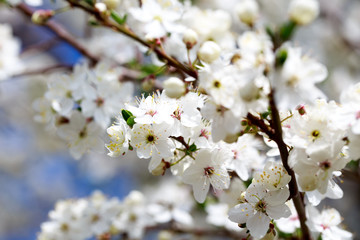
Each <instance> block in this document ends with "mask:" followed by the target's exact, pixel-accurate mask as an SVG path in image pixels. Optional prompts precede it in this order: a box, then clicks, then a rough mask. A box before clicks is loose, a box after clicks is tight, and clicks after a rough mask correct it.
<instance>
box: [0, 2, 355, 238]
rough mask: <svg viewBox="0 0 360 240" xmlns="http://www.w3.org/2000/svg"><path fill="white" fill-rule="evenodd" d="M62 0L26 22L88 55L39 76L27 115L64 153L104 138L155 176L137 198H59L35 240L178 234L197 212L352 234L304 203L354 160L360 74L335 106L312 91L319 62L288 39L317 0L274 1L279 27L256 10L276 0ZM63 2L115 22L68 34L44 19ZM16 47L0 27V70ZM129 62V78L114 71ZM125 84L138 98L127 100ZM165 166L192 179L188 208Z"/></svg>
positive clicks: (244, 223)
mask: <svg viewBox="0 0 360 240" xmlns="http://www.w3.org/2000/svg"><path fill="white" fill-rule="evenodd" d="M65 1H66V2H67V3H68V4H69V6H68V7H65V8H63V9H59V10H48V11H49V12H48V13H51V16H47V17H46V19H43V18H41V17H44V16H41V15H39V14H40V13H41V11H42V10H40V13H39V11H38V12H37V14H36V12H35V13H34V14H33V21H34V22H36V23H41V24H45V25H46V24H48V27H49V28H50V29H52V30H53V31H54V32H55V33H56V32H57V31H59V30H58V29H60V30H62V31H60V39H63V40H64V39H65V40H66V39H68V40H67V41H68V42H70V43H72V45H73V47H75V48H77V49H78V50H80V52H81V53H82V54H84V56H86V57H88V58H89V60H90V61H89V64H88V63H87V62H83V63H82V64H77V65H75V66H74V68H73V70H72V72H71V73H62V74H54V75H50V76H49V77H48V88H47V90H46V92H45V93H44V95H43V97H42V98H39V99H36V100H35V101H34V102H33V108H34V110H35V111H36V115H35V117H34V119H35V121H37V122H40V123H43V124H46V126H47V129H49V130H50V131H53V132H54V133H56V134H57V136H58V137H60V138H61V139H62V140H64V141H65V142H66V143H67V146H68V148H69V151H70V154H71V155H72V156H73V158H75V159H80V158H81V157H82V156H83V155H84V154H85V153H87V152H89V151H91V150H95V151H101V150H104V145H105V147H106V149H107V151H108V152H107V155H108V156H110V157H113V158H120V159H121V160H122V161H125V160H126V159H127V158H128V157H129V155H130V154H131V153H130V152H133V153H134V154H133V155H136V156H137V157H138V158H139V159H141V160H140V161H143V162H146V164H147V168H148V170H149V172H150V173H151V174H152V175H156V176H162V177H159V178H161V179H165V180H163V182H164V183H163V184H160V187H158V189H154V188H153V189H147V190H146V191H148V194H147V195H148V196H147V197H145V195H144V194H142V193H140V192H137V191H133V192H131V193H130V194H129V195H128V196H127V197H126V198H125V200H124V201H120V200H117V199H108V198H106V197H105V196H104V195H103V194H101V193H99V192H96V193H94V194H93V195H92V196H91V197H88V198H81V199H77V200H67V201H60V202H58V204H57V205H56V207H55V210H53V211H51V212H50V214H49V217H50V220H49V221H48V222H45V223H44V224H43V225H42V226H41V233H40V234H39V236H38V239H39V240H57V239H70V240H73V239H74V240H77V239H79V240H82V239H88V238H91V237H96V238H98V239H111V238H112V237H113V236H118V235H122V236H123V237H124V238H126V237H128V238H130V239H140V238H143V237H144V236H145V233H146V231H148V230H149V229H155V230H159V229H163V228H170V229H172V230H174V231H173V232H174V233H183V232H186V231H185V230H186V229H187V227H189V226H191V225H192V224H193V223H194V222H195V221H194V219H195V218H194V217H193V215H194V214H195V215H196V214H198V213H199V212H201V214H204V213H205V212H206V214H207V215H206V221H207V222H208V223H210V224H212V225H214V226H216V227H222V230H224V231H225V233H226V234H229V235H231V234H232V233H234V236H235V238H240V236H241V237H243V236H245V237H247V238H249V237H250V236H251V237H253V238H255V239H269V238H270V239H273V238H275V237H278V236H277V232H283V233H289V234H292V236H291V237H295V235H298V234H297V232H299V231H298V229H299V228H301V234H302V235H301V237H303V238H304V239H310V238H311V237H315V238H318V237H321V238H322V239H339V238H341V239H351V238H352V234H351V233H350V232H347V231H345V230H342V229H340V228H339V227H338V225H339V224H340V222H341V220H340V219H341V218H340V215H339V214H338V212H337V211H336V210H334V209H327V210H323V211H322V212H321V213H319V211H318V210H316V209H315V206H317V205H319V203H320V202H321V201H322V200H323V199H325V198H331V199H339V198H341V197H342V196H343V191H342V189H341V188H340V186H339V185H337V183H336V178H337V177H339V176H341V174H342V172H341V171H342V170H343V169H344V168H346V166H347V164H349V163H350V162H351V161H352V160H357V159H359V158H360V150H359V143H360V84H359V83H358V84H356V85H353V86H351V87H350V88H348V89H345V90H344V91H343V92H342V94H341V96H340V101H339V103H337V102H335V101H332V100H330V101H328V100H327V96H326V95H325V93H324V92H323V91H322V90H321V89H320V87H319V85H320V84H323V83H324V82H325V79H326V78H327V77H328V70H327V68H326V67H325V66H324V65H323V64H322V63H320V62H319V61H317V60H316V59H315V57H313V56H311V55H310V54H307V53H306V52H305V51H304V50H303V49H302V48H301V47H299V46H298V44H294V43H293V42H291V41H290V40H291V38H292V36H293V35H294V33H295V30H297V29H298V28H300V27H302V26H305V25H308V24H310V23H311V22H313V21H314V20H315V19H316V17H318V15H319V13H320V5H319V2H318V1H317V0H291V1H287V3H286V4H285V3H284V4H281V3H278V4H279V5H283V6H282V7H283V8H286V11H285V12H287V14H285V20H284V22H282V23H281V24H279V25H276V26H274V25H275V24H273V23H272V22H267V20H268V19H267V17H269V16H268V15H269V14H264V16H263V14H262V11H265V10H266V6H267V4H270V5H271V4H272V3H274V2H276V1H270V0H242V1H233V0H228V1H226V2H228V3H229V4H224V3H223V2H222V1H216V0H214V1H212V2H217V4H218V5H222V7H221V8H220V9H213V8H210V7H209V8H207V9H205V8H203V7H201V6H196V5H192V4H191V2H190V1H178V0H144V1H133V0H122V1H119V0H94V1H86V0H65ZM8 2H9V3H11V4H12V5H13V7H16V5H17V4H19V2H20V1H18V0H11V1H10V0H9V1H8ZM35 2H36V1H35ZM39 2H41V1H39ZM220 2H221V4H219V3H220ZM278 2H279V1H278ZM230 3H231V4H230ZM260 3H261V4H260ZM224 5H229V6H224ZM230 5H233V6H232V7H230ZM16 8H18V9H19V10H21V9H23V10H24V8H25V9H26V6H25V4H20V5H18V7H16ZM67 8H69V9H71V8H80V9H82V10H85V11H86V12H87V13H88V14H90V15H91V18H90V22H91V23H92V24H93V25H99V26H103V27H106V28H111V29H112V30H115V31H114V32H112V33H108V32H102V30H100V31H98V32H95V33H100V34H97V35H101V36H95V37H92V38H90V39H84V40H81V42H77V40H76V39H72V38H71V35H70V34H68V33H67V32H66V31H64V30H63V29H62V28H59V26H57V25H56V24H55V23H54V22H56V21H53V22H52V23H51V24H50V26H49V22H47V21H48V20H49V18H50V17H52V16H53V15H55V14H57V13H58V12H61V11H68V9H67ZM64 9H65V10H64ZM29 11H30V12H31V10H28V11H24V12H25V13H27V14H28V12H29ZM278 12H279V13H280V8H279V11H278ZM278 12H277V13H276V14H278ZM278 15H280V14H278ZM324 15H326V14H324ZM40 20H41V21H40ZM282 21H283V20H282ZM118 33H123V34H124V35H126V36H127V37H129V38H128V39H124V38H118V35H117V34H118ZM94 35H95V34H94ZM69 38H70V40H69ZM133 40H134V41H135V42H137V43H139V44H141V45H143V46H140V45H137V43H135V42H134V41H133ZM82 44H84V46H83V45H82ZM347 44H350V43H347ZM85 46H86V47H88V48H89V51H87V50H86V47H85ZM124 46H125V47H124ZM18 53H19V44H18V42H17V41H16V40H14V38H13V37H12V33H11V31H10V30H9V28H8V27H7V25H0V80H2V79H5V78H8V76H9V75H11V74H14V73H15V72H16V69H15V68H17V67H18V66H19V64H18ZM103 59H106V61H105V60H103ZM150 62H151V63H150ZM90 63H91V64H90ZM120 65H121V67H120ZM45 70H46V69H45ZM44 72H46V71H44ZM129 72H131V73H134V75H135V76H134V77H131V78H130V77H129V79H128V78H127V77H124V76H125V75H126V74H127V73H129ZM329 75H330V74H329ZM125 78H126V80H129V81H125ZM136 84H138V86H137V85H136ZM317 84H319V85H317ZM135 90H136V91H137V93H139V94H140V93H141V96H140V97H137V98H136V100H133V99H134V98H133V95H134V92H135ZM112 123H113V124H112ZM105 131H106V133H107V136H108V137H107V140H105V139H106V134H105ZM104 142H106V143H105V144H104ZM267 146H268V147H267ZM269 148H272V149H271V150H270V151H268V150H269ZM119 162H120V161H119ZM134 162H135V161H134ZM140 165H141V164H139V166H140ZM138 171H140V170H138ZM166 174H167V175H173V176H172V177H173V179H177V180H178V181H180V182H181V183H185V184H187V185H190V187H189V189H190V190H191V189H192V194H193V196H194V199H195V200H196V202H197V203H198V205H196V206H197V207H198V208H196V209H195V210H194V209H193V208H194V206H195V204H194V203H193V202H191V200H193V199H192V198H189V193H190V195H191V191H190V190H189V189H187V188H183V187H179V185H177V183H174V182H172V180H169V178H167V176H166V177H165V176H164V175H166ZM187 185H184V186H186V187H188V186H187ZM182 186H183V185H182ZM184 189H185V190H184ZM146 191H145V192H146ZM179 193H180V194H179ZM165 196H166V197H165ZM189 199H190V200H189ZM193 210H194V211H193ZM203 216H204V215H203ZM179 226H180V227H184V228H180V227H179ZM157 227H159V228H157ZM184 229H185V230H184ZM189 229H190V230H193V229H192V228H189ZM189 229H187V230H189ZM198 232H201V231H198V230H197V229H195V230H194V231H193V233H198ZM165 235H166V234H165V233H164V235H163V237H162V238H163V239H171V237H166V236H165ZM194 235H196V234H194ZM291 237H289V238H291ZM296 237H298V236H296ZM159 238H160V237H159Z"/></svg>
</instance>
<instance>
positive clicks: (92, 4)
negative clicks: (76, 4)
mask: <svg viewBox="0 0 360 240" xmlns="http://www.w3.org/2000/svg"><path fill="white" fill-rule="evenodd" d="M84 2H86V3H87V4H89V5H90V6H94V4H95V3H94V1H93V0H84Z"/></svg>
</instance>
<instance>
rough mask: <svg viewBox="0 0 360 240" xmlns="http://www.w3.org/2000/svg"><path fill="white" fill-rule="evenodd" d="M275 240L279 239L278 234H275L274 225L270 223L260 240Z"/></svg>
mask: <svg viewBox="0 0 360 240" xmlns="http://www.w3.org/2000/svg"><path fill="white" fill-rule="evenodd" d="M277 239H279V237H278V234H277V233H276V230H275V227H274V224H272V223H270V226H269V230H268V232H267V233H266V235H265V236H264V237H263V238H261V239H260V240H277Z"/></svg>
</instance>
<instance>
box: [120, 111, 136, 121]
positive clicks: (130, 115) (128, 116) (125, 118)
mask: <svg viewBox="0 0 360 240" xmlns="http://www.w3.org/2000/svg"><path fill="white" fill-rule="evenodd" d="M121 115H122V117H123V118H124V120H125V121H127V120H128V119H129V118H130V117H132V116H133V114H132V113H131V112H130V111H128V110H125V109H122V110H121Z"/></svg>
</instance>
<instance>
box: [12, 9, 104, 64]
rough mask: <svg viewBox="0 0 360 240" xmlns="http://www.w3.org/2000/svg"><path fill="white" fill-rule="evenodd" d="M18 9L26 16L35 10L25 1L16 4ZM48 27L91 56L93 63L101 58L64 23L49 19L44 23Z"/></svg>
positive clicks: (85, 54) (82, 52)
mask: <svg viewBox="0 0 360 240" xmlns="http://www.w3.org/2000/svg"><path fill="white" fill-rule="evenodd" d="M16 8H17V9H18V10H20V11H21V12H22V13H24V14H25V15H26V16H28V17H29V18H31V16H32V15H33V13H34V10H32V9H31V8H30V7H28V6H27V5H25V4H24V3H21V4H19V5H17V6H16ZM43 26H44V27H46V28H47V29H49V30H50V31H52V32H53V33H54V34H56V36H58V37H59V39H61V40H63V41H65V42H67V43H69V44H70V45H71V46H73V47H74V48H75V49H77V50H78V51H79V52H80V53H81V54H82V55H84V56H85V57H87V58H89V59H90V60H91V63H92V64H94V65H95V64H96V63H97V62H98V61H99V58H98V57H97V56H95V55H93V54H92V53H90V52H89V51H88V50H87V49H86V48H85V47H84V46H83V45H82V44H80V43H79V42H78V41H77V40H76V38H75V37H73V36H72V35H71V34H70V33H69V32H68V31H67V30H66V29H65V28H64V27H63V26H62V25H60V24H59V23H56V22H55V21H53V20H49V21H47V22H46V23H45V24H44V25H43Z"/></svg>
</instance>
